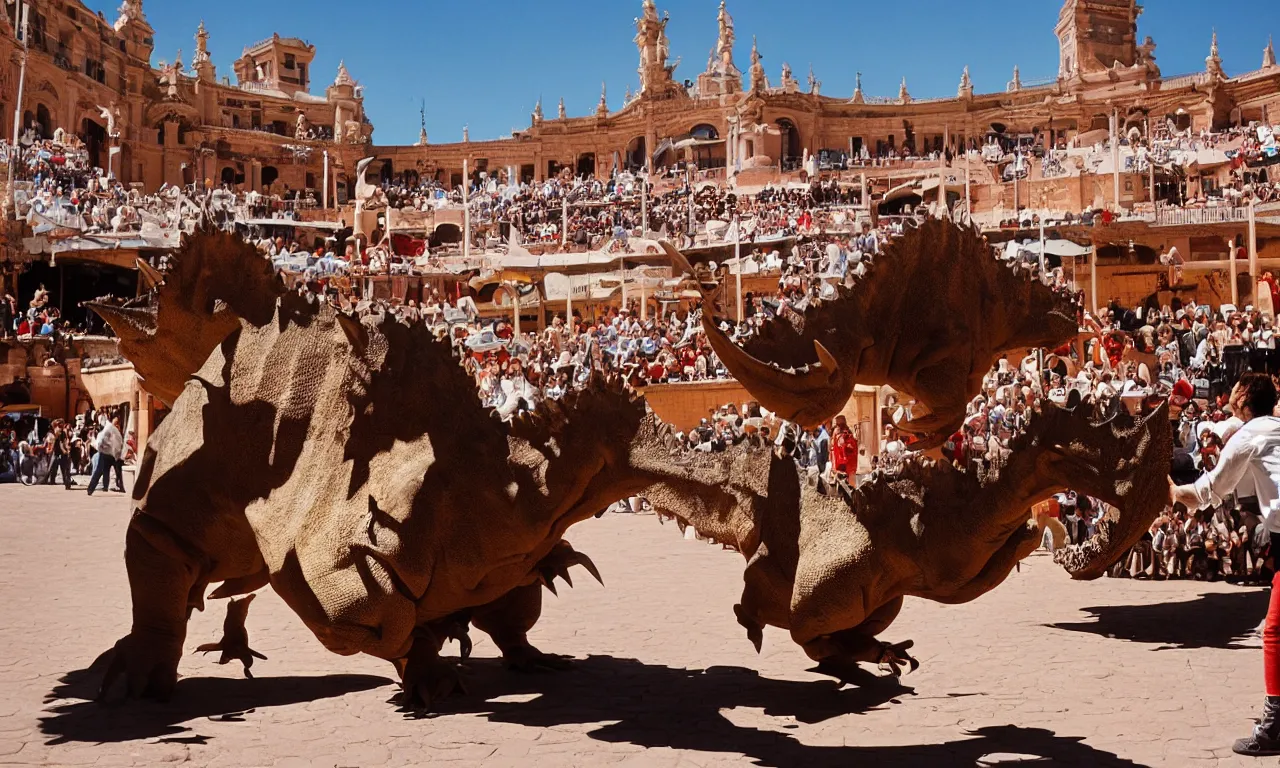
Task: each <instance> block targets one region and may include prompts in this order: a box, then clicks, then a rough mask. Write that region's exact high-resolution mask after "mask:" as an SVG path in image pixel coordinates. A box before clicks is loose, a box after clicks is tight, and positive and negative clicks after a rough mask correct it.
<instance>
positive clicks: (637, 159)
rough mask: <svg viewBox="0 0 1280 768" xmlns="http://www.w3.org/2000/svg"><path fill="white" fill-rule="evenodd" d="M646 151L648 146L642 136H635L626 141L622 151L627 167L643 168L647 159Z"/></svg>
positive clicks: (630, 168)
mask: <svg viewBox="0 0 1280 768" xmlns="http://www.w3.org/2000/svg"><path fill="white" fill-rule="evenodd" d="M648 152H649V150H648V146H647V143H646V141H645V138H644V137H643V136H637V137H635V138H634V139H632V140H631V141H629V142H627V150H626V152H625V153H624V154H625V156H626V160H625V162H626V164H627V168H628V169H629V170H633V171H635V170H639V169H641V168H644V167H645V165H646V164H647V163H648V160H649V157H648Z"/></svg>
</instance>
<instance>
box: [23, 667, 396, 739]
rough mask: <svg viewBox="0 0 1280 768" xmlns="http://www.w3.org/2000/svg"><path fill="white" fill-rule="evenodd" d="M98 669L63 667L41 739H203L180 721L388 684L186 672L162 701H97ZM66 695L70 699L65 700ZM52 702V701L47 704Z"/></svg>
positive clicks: (241, 714)
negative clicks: (240, 677)
mask: <svg viewBox="0 0 1280 768" xmlns="http://www.w3.org/2000/svg"><path fill="white" fill-rule="evenodd" d="M102 672H103V669H102V668H100V667H99V666H97V665H95V666H91V667H90V668H89V669H81V670H76V671H74V672H68V673H67V674H66V675H64V676H63V677H62V678H61V679H60V680H59V682H58V685H57V686H55V687H54V689H53V690H52V691H50V692H49V694H48V695H47V696H46V697H45V700H46V702H49V703H52V706H50V707H48V708H46V709H45V715H44V717H41V718H40V731H41V732H42V733H44V734H45V736H47V737H48V740H47V743H49V744H51V745H54V744H63V743H66V742H69V741H79V742H90V743H95V744H98V743H103V742H121V741H138V740H145V739H153V738H157V737H163V738H161V739H160V740H161V741H171V742H177V743H184V744H204V743H206V742H207V741H208V740H209V737H207V736H202V735H200V734H198V733H195V732H193V731H192V730H191V728H190V727H188V726H186V725H182V724H183V723H188V722H189V721H193V720H204V719H205V718H210V719H214V720H222V721H228V722H234V721H238V720H242V719H243V720H248V719H251V718H252V715H250V714H249V713H250V712H252V711H253V710H254V709H257V708H259V707H263V708H265V707H283V706H287V705H290V704H299V703H303V702H308V701H316V700H319V699H327V698H332V697H334V696H343V695H346V694H348V693H355V692H357V691H367V690H369V689H371V688H380V687H382V686H384V685H389V684H391V682H392V681H391V680H388V679H387V678H385V677H378V676H376V675H325V676H320V677H256V678H253V679H252V680H237V679H232V678H225V677H187V678H183V679H181V680H179V681H178V685H177V687H176V688H175V689H174V693H173V699H172V700H171V701H169V702H168V703H160V702H154V701H129V702H118V703H111V704H98V703H97V702H94V701H91V700H87V699H92V698H93V697H94V695H95V694H96V691H97V686H98V684H99V683H100V682H101V680H102ZM67 699H71V701H65V700H67ZM53 702H57V703H53Z"/></svg>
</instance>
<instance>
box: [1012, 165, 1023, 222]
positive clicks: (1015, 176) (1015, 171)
mask: <svg viewBox="0 0 1280 768" xmlns="http://www.w3.org/2000/svg"><path fill="white" fill-rule="evenodd" d="M1020 160H1022V147H1018V151H1017V153H1016V154H1014V156H1013V218H1015V219H1017V221H1018V229H1022V216H1020V215H1019V213H1018V208H1019V207H1020V206H1019V203H1020V201H1019V199H1018V198H1019V195H1018V166H1019V165H1020V164H1021V163H1020V162H1019V161H1020Z"/></svg>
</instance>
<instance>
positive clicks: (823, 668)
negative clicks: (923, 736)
mask: <svg viewBox="0 0 1280 768" xmlns="http://www.w3.org/2000/svg"><path fill="white" fill-rule="evenodd" d="M914 644H915V643H914V642H913V641H911V640H905V641H903V642H901V643H896V644H890V643H879V644H878V645H877V646H875V647H874V649H872V651H871V652H870V653H867V652H859V653H845V654H838V655H834V656H826V657H823V658H822V659H819V660H818V665H817V666H816V667H814V668H813V669H811V670H810V671H811V672H817V673H818V674H823V675H829V676H831V677H834V678H836V679H837V680H839V681H840V682H842V683H847V684H848V685H856V686H861V687H865V686H867V685H874V684H877V683H880V682H882V681H885V680H894V681H897V680H899V679H900V678H901V677H902V674H903V667H909V671H911V672H915V671H916V670H917V669H919V668H920V662H919V661H917V660H916V659H915V657H913V656H912V655H911V654H910V653H908V652H907V651H908V650H909V649H910V648H911V646H913V645H914ZM863 662H865V663H874V664H878V665H879V667H880V671H881V672H884V673H887V674H884V675H876V674H873V673H872V672H870V671H868V670H867V669H865V668H864V667H862V666H861V663H863Z"/></svg>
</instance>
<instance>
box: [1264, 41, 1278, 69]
mask: <svg viewBox="0 0 1280 768" xmlns="http://www.w3.org/2000/svg"><path fill="white" fill-rule="evenodd" d="M1274 66H1276V46H1275V42H1274V41H1273V40H1272V39H1271V37H1270V36H1268V37H1267V47H1266V48H1264V49H1263V50H1262V68H1263V69H1271V68H1272V67H1274Z"/></svg>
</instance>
